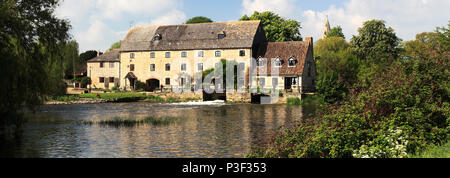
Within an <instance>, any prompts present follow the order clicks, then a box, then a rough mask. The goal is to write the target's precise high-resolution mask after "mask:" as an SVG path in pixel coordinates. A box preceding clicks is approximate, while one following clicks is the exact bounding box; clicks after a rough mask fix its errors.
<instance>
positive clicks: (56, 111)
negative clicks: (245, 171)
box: [0, 101, 314, 158]
mask: <svg viewBox="0 0 450 178" xmlns="http://www.w3.org/2000/svg"><path fill="white" fill-rule="evenodd" d="M313 112H314V109H313V108H305V107H303V108H302V107H301V106H289V105H253V104H226V103H223V102H220V101H214V102H189V103H177V104H155V103H145V102H136V103H104V104H81V105H46V106H41V107H39V108H36V109H35V112H34V113H33V112H31V111H28V112H26V114H25V115H26V116H27V118H29V119H28V122H27V123H26V124H25V126H24V129H23V132H22V134H21V136H20V137H19V138H18V139H17V141H15V142H14V144H6V145H3V146H2V147H1V149H0V154H1V155H0V156H2V157H4V156H6V157H50V158H53V157H96V158H97V157H100V158H103V157H107V158H111V157H112V158H117V157H119V158H120V157H162V158H168V157H208V158H209V157H219V158H226V157H244V156H245V155H247V154H248V153H249V152H250V150H251V148H252V147H254V146H257V145H260V144H264V143H266V142H267V141H268V139H269V138H270V137H271V136H272V135H273V134H274V133H275V132H276V131H277V130H279V129H281V128H284V127H289V126H292V125H293V124H295V122H297V121H301V120H302V119H307V116H309V115H311V114H312V113H313ZM149 116H151V117H154V118H176V119H175V122H173V123H170V124H162V125H153V124H141V125H136V126H120V127H114V126H105V125H99V124H92V125H89V124H84V123H82V121H84V120H90V121H95V120H108V119H128V118H132V119H142V118H145V117H149Z"/></svg>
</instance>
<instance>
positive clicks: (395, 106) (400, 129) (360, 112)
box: [250, 23, 450, 158]
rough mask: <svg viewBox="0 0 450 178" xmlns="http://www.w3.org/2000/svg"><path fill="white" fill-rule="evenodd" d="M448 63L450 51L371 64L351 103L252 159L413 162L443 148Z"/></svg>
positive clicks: (449, 113) (447, 126) (448, 121)
mask: <svg viewBox="0 0 450 178" xmlns="http://www.w3.org/2000/svg"><path fill="white" fill-rule="evenodd" d="M365 24H366V23H365ZM447 31H448V29H440V30H439V31H438V32H437V33H439V35H438V36H440V37H439V39H438V40H437V41H440V42H441V43H440V45H441V46H440V47H439V48H444V49H445V48H448V46H445V44H446V43H445V41H448V40H449V38H448V35H447V36H446V35H445V33H446V32H447ZM360 35H361V34H360ZM430 43H433V42H432V41H430ZM447 44H448V43H447ZM427 45H429V44H427ZM381 56H384V55H381ZM387 56H390V55H387ZM427 56H428V57H427ZM448 60H449V58H448V52H447V51H442V50H437V52H436V53H435V54H434V55H423V56H419V57H417V58H414V59H413V60H400V59H399V58H397V59H393V60H392V61H390V62H388V61H387V60H380V61H377V62H378V63H374V62H373V61H365V62H367V63H361V64H360V67H359V72H358V77H357V79H358V80H357V81H356V82H355V83H354V84H353V85H351V86H350V88H349V95H348V96H347V97H346V98H344V99H343V100H342V101H341V102H338V103H333V104H331V105H328V106H327V107H326V108H325V109H323V110H322V111H321V113H320V114H319V116H318V117H317V118H315V119H312V121H311V122H310V123H300V125H299V126H298V127H296V128H294V129H287V130H284V131H283V132H281V133H279V134H278V135H277V136H276V137H275V138H274V139H273V141H272V142H270V144H269V145H268V146H267V148H266V149H264V150H262V151H261V150H260V151H258V150H256V151H254V152H252V153H251V154H250V155H251V156H253V157H368V158H373V157H376V158H387V157H407V156H408V155H415V154H416V153H421V152H422V151H423V150H425V149H426V148H427V147H428V145H443V144H445V143H446V142H448V136H449V131H450V104H449V92H450V84H449V80H448V76H450V72H449V67H450V63H449V61H448ZM368 63H369V64H368ZM375 71H378V72H375ZM367 72H369V73H370V74H369V75H366V74H365V73H367ZM362 76H363V77H362ZM367 80H370V81H371V82H367Z"/></svg>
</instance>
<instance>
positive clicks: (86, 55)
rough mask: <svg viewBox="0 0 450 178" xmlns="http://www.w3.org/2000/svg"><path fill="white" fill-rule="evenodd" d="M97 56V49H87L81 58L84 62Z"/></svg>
mask: <svg viewBox="0 0 450 178" xmlns="http://www.w3.org/2000/svg"><path fill="white" fill-rule="evenodd" d="M95 57H97V51H95V50H89V51H85V52H84V53H81V54H80V59H81V61H83V62H84V63H86V62H87V61H88V60H90V59H93V58H95Z"/></svg>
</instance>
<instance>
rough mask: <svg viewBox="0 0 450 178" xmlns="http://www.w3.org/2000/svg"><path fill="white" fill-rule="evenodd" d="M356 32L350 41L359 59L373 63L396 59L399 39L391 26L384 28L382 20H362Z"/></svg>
mask: <svg viewBox="0 0 450 178" xmlns="http://www.w3.org/2000/svg"><path fill="white" fill-rule="evenodd" d="M358 33H359V34H358V36H353V37H352V39H351V40H350V43H351V46H352V50H353V52H354V53H355V54H356V56H357V57H358V58H359V59H362V60H366V61H368V62H372V63H375V64H378V63H381V62H391V61H392V60H394V59H397V57H398V53H399V49H398V45H399V44H400V41H401V40H400V39H399V38H398V37H397V36H396V35H395V32H394V30H393V29H392V28H391V27H389V28H386V25H385V22H384V21H383V20H370V21H366V22H364V24H363V27H361V28H359V29H358Z"/></svg>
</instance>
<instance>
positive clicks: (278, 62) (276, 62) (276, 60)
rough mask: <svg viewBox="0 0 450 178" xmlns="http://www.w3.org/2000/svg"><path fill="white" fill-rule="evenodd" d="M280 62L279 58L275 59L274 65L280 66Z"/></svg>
mask: <svg viewBox="0 0 450 178" xmlns="http://www.w3.org/2000/svg"><path fill="white" fill-rule="evenodd" d="M281 65H282V62H281V60H280V58H277V59H275V67H281Z"/></svg>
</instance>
